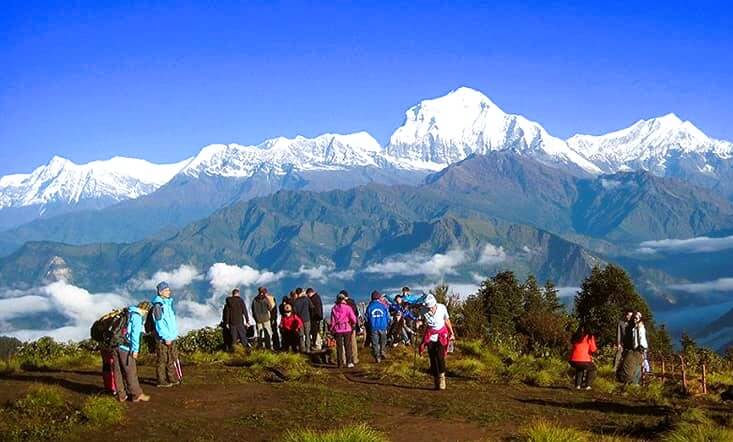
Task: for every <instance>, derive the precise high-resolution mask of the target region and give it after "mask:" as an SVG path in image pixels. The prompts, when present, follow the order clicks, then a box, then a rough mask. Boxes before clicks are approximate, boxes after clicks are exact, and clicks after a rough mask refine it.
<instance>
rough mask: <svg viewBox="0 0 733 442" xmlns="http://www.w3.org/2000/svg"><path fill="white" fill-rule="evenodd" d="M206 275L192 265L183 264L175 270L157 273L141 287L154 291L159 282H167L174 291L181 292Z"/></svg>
mask: <svg viewBox="0 0 733 442" xmlns="http://www.w3.org/2000/svg"><path fill="white" fill-rule="evenodd" d="M203 279H204V275H202V274H201V273H199V271H198V269H197V268H196V267H194V266H192V265H190V264H183V265H181V266H180V267H178V268H177V269H175V270H172V271H163V270H160V271H158V272H155V274H154V275H153V277H152V278H150V279H147V280H145V281H143V282H142V284H141V285H140V287H141V288H143V289H148V290H152V289H155V287H156V286H157V285H158V283H159V282H161V281H165V282H167V283H168V285H170V287H171V288H172V289H174V290H180V289H182V288H184V287H186V286H188V285H190V284H191V283H192V282H194V281H201V280H203Z"/></svg>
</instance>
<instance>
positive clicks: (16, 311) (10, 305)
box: [0, 295, 53, 321]
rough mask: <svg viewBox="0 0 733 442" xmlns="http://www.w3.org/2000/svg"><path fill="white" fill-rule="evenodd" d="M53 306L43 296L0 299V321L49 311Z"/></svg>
mask: <svg viewBox="0 0 733 442" xmlns="http://www.w3.org/2000/svg"><path fill="white" fill-rule="evenodd" d="M52 308H53V306H52V305H51V303H50V302H48V299H47V298H46V297H44V296H38V295H27V296H16V297H13V298H6V299H0V320H3V321H4V320H8V319H13V318H17V317H22V316H25V315H29V314H33V313H42V312H47V311H49V310H51V309H52Z"/></svg>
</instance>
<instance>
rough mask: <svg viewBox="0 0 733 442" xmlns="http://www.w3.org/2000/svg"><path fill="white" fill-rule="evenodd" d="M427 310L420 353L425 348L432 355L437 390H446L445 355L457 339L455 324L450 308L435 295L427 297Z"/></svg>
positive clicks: (424, 315)
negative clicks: (451, 318) (449, 313)
mask: <svg viewBox="0 0 733 442" xmlns="http://www.w3.org/2000/svg"><path fill="white" fill-rule="evenodd" d="M425 307H426V310H425V311H424V312H423V315H422V320H423V321H424V322H425V334H424V335H423V339H422V344H420V354H421V355H422V354H423V352H424V351H425V348H427V349H428V356H429V357H430V373H432V375H433V380H434V382H435V389H436V390H445V388H446V383H445V371H446V368H445V357H446V355H447V354H448V344H449V343H450V341H453V340H455V333H454V332H453V324H451V321H450V316H449V315H448V308H446V306H445V305H443V304H440V303H438V301H437V300H436V299H435V296H433V295H427V296H426V297H425Z"/></svg>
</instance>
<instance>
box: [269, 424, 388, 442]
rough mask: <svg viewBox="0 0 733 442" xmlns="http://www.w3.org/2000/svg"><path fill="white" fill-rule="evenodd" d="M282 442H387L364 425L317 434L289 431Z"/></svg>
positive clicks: (308, 431) (307, 431) (382, 435)
mask: <svg viewBox="0 0 733 442" xmlns="http://www.w3.org/2000/svg"><path fill="white" fill-rule="evenodd" d="M281 440H282V442H389V439H387V436H385V435H384V434H382V433H381V432H379V431H377V430H374V429H372V428H371V427H369V426H367V425H365V424H359V425H350V426H347V427H343V428H341V429H338V430H332V431H327V432H323V433H319V432H316V431H313V430H291V431H288V432H287V433H285V435H284V436H283V438H282V439H281Z"/></svg>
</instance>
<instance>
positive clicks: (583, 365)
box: [569, 325, 598, 390]
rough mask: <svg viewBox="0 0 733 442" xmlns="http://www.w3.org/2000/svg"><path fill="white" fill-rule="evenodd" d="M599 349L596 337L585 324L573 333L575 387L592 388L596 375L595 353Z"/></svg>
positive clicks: (572, 355)
mask: <svg viewBox="0 0 733 442" xmlns="http://www.w3.org/2000/svg"><path fill="white" fill-rule="evenodd" d="M597 351H598V347H597V346H596V338H595V336H593V334H592V333H591V332H590V331H589V330H588V328H587V327H586V326H585V325H581V326H580V327H578V330H577V331H576V332H575V334H574V335H573V349H572V351H571V352H570V361H569V362H570V366H571V367H573V368H574V369H575V388H576V389H578V390H580V389H581V388H584V389H586V390H590V389H591V386H592V385H593V380H594V379H595V377H596V366H595V364H593V353H595V352H597Z"/></svg>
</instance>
